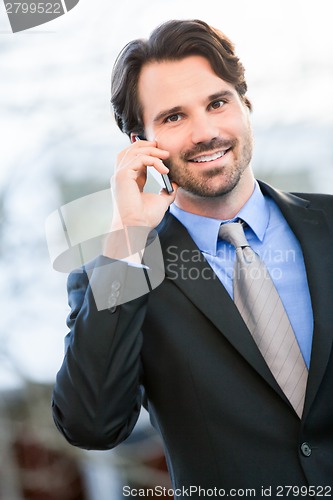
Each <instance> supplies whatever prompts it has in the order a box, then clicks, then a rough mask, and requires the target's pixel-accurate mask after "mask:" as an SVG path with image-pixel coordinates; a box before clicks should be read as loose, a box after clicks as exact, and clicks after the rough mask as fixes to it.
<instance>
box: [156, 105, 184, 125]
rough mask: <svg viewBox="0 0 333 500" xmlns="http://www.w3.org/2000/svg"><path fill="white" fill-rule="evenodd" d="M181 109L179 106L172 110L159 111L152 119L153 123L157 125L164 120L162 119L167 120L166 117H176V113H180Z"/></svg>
mask: <svg viewBox="0 0 333 500" xmlns="http://www.w3.org/2000/svg"><path fill="white" fill-rule="evenodd" d="M180 111H181V107H180V106H175V107H174V108H170V109H166V110H164V111H161V112H160V113H158V114H157V115H156V116H155V118H154V123H158V122H161V121H163V120H164V118H167V117H168V116H171V115H176V114H177V113H180Z"/></svg>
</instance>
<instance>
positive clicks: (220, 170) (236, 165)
mask: <svg viewBox="0 0 333 500" xmlns="http://www.w3.org/2000/svg"><path fill="white" fill-rule="evenodd" d="M226 142H227V141H224V140H220V141H218V140H216V141H215V140H214V141H211V142H210V143H209V144H208V143H207V144H206V145H203V146H199V147H198V148H196V150H194V149H193V150H192V151H191V152H186V153H184V154H183V155H181V159H180V160H179V161H178V162H177V161H174V160H169V161H167V162H165V164H166V165H167V167H168V168H169V169H170V177H171V179H172V180H173V181H174V182H176V183H177V184H178V186H179V187H180V188H182V189H183V190H184V191H186V192H188V193H189V194H192V195H195V196H199V197H204V198H216V197H219V196H224V195H226V194H228V193H230V192H231V191H233V189H235V187H236V186H237V185H238V183H239V181H240V179H241V177H242V175H243V172H244V171H245V170H246V169H247V167H248V166H249V165H250V162H251V158H252V151H253V137H252V131H251V129H250V127H249V129H248V131H247V133H246V135H245V137H244V143H243V145H240V143H239V141H238V140H237V139H235V140H233V141H229V142H228V144H230V146H229V147H231V150H232V152H233V154H236V155H237V156H236V157H235V159H234V160H233V162H232V164H228V165H226V166H223V167H215V168H212V169H210V170H208V169H207V170H205V171H203V172H200V174H199V173H198V171H196V169H195V167H196V164H195V163H193V162H191V163H189V162H188V159H187V158H190V157H191V156H192V157H193V156H194V154H199V153H205V152H208V151H211V150H213V149H216V148H217V147H218V146H219V145H220V146H221V149H223V146H224V145H225V144H226ZM237 150H238V153H237ZM199 168H200V167H199ZM198 170H199V169H198Z"/></svg>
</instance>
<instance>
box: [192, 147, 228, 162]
mask: <svg viewBox="0 0 333 500" xmlns="http://www.w3.org/2000/svg"><path fill="white" fill-rule="evenodd" d="M229 150H230V148H228V149H226V150H224V151H216V153H212V154H210V155H200V156H196V157H195V158H191V159H190V160H189V161H192V162H194V163H205V162H208V161H214V160H218V159H219V158H222V157H223V156H224V155H225V154H226V153H227V152H228V151H229Z"/></svg>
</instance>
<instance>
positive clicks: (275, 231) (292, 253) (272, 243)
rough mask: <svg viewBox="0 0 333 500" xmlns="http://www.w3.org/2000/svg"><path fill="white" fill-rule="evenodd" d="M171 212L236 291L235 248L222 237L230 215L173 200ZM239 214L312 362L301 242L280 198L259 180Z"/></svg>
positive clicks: (309, 309) (229, 288)
mask: <svg viewBox="0 0 333 500" xmlns="http://www.w3.org/2000/svg"><path fill="white" fill-rule="evenodd" d="M170 212H171V213H172V214H173V215H174V216H175V217H176V218H177V219H178V220H179V221H180V222H181V223H182V224H183V225H184V226H185V227H186V229H187V230H188V232H189V234H190V235H191V237H192V239H193V240H194V242H195V244H196V245H197V246H198V248H199V249H200V250H201V252H202V253H203V255H204V257H205V258H206V260H207V262H208V263H209V264H210V266H211V267H212V269H213V270H214V272H215V273H216V275H217V276H218V278H219V279H220V281H221V282H222V283H223V285H224V286H225V288H226V289H227V291H228V293H229V294H230V296H231V297H232V296H233V285H232V276H233V269H234V262H235V249H234V247H233V246H232V245H231V244H229V243H227V242H226V241H223V240H219V239H218V232H219V228H220V225H221V223H224V222H230V221H222V220H220V219H212V218H209V217H202V216H200V215H196V214H191V213H189V212H185V211H184V210H181V209H180V208H179V207H177V206H176V205H175V203H173V204H172V205H171V207H170ZM236 218H241V219H242V220H244V221H245V222H246V224H247V227H246V229H245V234H246V237H247V239H248V242H249V245H250V246H251V247H252V248H253V250H254V251H255V252H256V253H257V254H258V255H259V256H260V258H261V259H262V260H263V261H264V262H265V264H266V267H267V269H268V271H269V273H270V275H271V278H272V280H273V281H274V284H275V286H276V288H277V290H278V292H279V294H280V297H281V300H282V302H283V304H284V307H285V309H286V311H287V314H288V317H289V320H290V322H291V325H292V327H293V329H294V332H295V335H296V338H297V340H298V343H299V346H300V349H301V351H302V354H303V356H304V360H305V362H306V364H307V366H308V367H309V364H310V356H311V346H312V335H313V313H312V305H311V299H310V293H309V287H308V282H307V276H306V271H305V266H304V260H303V254H302V249H301V247H300V244H299V242H298V240H297V238H296V236H295V235H294V233H293V232H292V231H291V229H290V227H289V225H288V223H287V221H286V220H285V218H284V216H283V215H282V213H281V211H280V209H279V208H278V206H277V205H276V203H275V202H274V201H273V199H272V198H270V197H268V196H264V195H263V194H262V192H261V190H260V187H259V185H258V183H257V182H256V183H255V187H254V191H253V194H252V196H251V198H250V199H249V200H248V201H247V202H246V203H245V205H244V206H243V207H242V208H241V210H240V211H239V213H238V214H237V216H236V217H235V219H236ZM233 220H234V219H233Z"/></svg>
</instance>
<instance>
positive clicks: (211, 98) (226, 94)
mask: <svg viewBox="0 0 333 500" xmlns="http://www.w3.org/2000/svg"><path fill="white" fill-rule="evenodd" d="M231 97H234V93H233V92H231V90H221V92H216V94H212V95H210V96H208V101H215V100H217V99H226V98H227V99H228V98H229V99H230V98H231Z"/></svg>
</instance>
